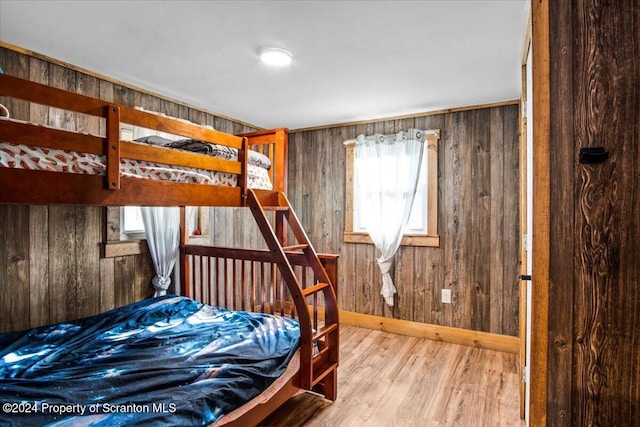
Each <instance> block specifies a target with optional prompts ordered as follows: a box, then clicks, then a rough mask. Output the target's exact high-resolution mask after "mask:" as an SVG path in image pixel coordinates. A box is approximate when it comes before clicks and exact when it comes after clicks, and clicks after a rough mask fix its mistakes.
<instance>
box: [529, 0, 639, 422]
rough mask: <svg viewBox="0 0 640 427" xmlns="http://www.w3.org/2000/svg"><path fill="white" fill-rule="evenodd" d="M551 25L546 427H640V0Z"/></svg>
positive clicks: (580, 9) (592, 5) (590, 0)
mask: <svg viewBox="0 0 640 427" xmlns="http://www.w3.org/2000/svg"><path fill="white" fill-rule="evenodd" d="M539 19H540V21H541V22H543V23H544V22H545V18H544V17H542V18H539ZM547 22H548V25H549V34H550V37H549V39H550V40H549V41H548V43H549V49H550V58H549V64H550V66H551V68H550V82H549V83H550V87H549V96H550V102H549V104H550V113H551V117H550V137H549V144H550V153H551V156H550V165H549V171H550V182H551V183H552V185H551V191H550V206H549V214H550V234H551V237H550V242H548V244H549V250H550V264H549V275H550V277H549V282H550V287H549V307H550V309H549V313H548V314H549V330H548V342H549V348H548V366H549V368H548V369H549V370H548V377H547V378H548V386H547V405H548V406H547V419H548V425H554V426H567V425H574V426H606V425H610V426H614V425H615V426H630V425H638V423H639V422H640V421H639V420H640V374H639V372H640V371H639V366H640V267H639V265H640V262H639V260H640V174H638V170H639V168H640V1H639V0H626V1H594V0H577V1H573V2H549V13H548V21H547ZM545 25H546V24H545ZM538 30H539V29H538V28H536V23H535V21H534V28H533V31H534V33H535V32H536V31H538ZM540 31H544V29H540ZM533 55H534V56H535V55H536V50H535V49H534V51H533ZM535 90H536V88H535V87H534V91H535ZM534 120H535V118H534ZM584 147H604V148H605V149H606V150H607V151H608V152H609V156H610V158H609V160H608V161H606V162H604V163H602V164H598V165H583V164H580V163H579V162H578V153H579V151H580V149H581V148H584ZM535 244H536V242H535V241H534V245H535ZM534 279H535V278H534ZM534 286H535V281H534ZM532 375H536V372H533V373H532Z"/></svg>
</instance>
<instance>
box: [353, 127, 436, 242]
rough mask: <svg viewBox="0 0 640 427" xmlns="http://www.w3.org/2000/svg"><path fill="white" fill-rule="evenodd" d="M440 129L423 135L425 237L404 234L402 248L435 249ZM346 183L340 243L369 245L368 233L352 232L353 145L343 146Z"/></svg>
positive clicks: (423, 235)
mask: <svg viewBox="0 0 640 427" xmlns="http://www.w3.org/2000/svg"><path fill="white" fill-rule="evenodd" d="M439 140H440V129H432V130H429V131H426V136H425V144H427V147H426V148H427V149H426V155H427V160H426V165H427V170H426V172H424V173H426V174H427V176H426V180H427V181H426V190H427V197H426V200H427V209H426V215H427V234H410V233H406V234H404V236H403V237H402V241H401V243H400V245H402V246H425V247H439V246H440V236H439V235H438V142H439ZM345 164H346V175H345V177H346V179H345V196H346V197H345V223H344V233H343V241H344V242H345V243H362V244H373V241H372V240H371V237H369V234H368V233H365V232H359V231H354V219H355V217H354V209H355V186H354V184H355V180H354V172H355V144H353V143H350V144H347V145H346V162H345Z"/></svg>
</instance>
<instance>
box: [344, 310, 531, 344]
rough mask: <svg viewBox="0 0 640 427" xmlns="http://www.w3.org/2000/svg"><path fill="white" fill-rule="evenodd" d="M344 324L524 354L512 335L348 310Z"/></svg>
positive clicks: (517, 339)
mask: <svg viewBox="0 0 640 427" xmlns="http://www.w3.org/2000/svg"><path fill="white" fill-rule="evenodd" d="M340 323H341V324H343V325H350V326H357V327H360V328H365V329H373V330H376V331H384V332H391V333H394V334H398V335H407V336H411V337H415V338H424V339H429V340H434V341H442V342H447V343H450V344H460V345H466V346H469V347H477V348H482V349H486V350H494V351H501V352H503V353H513V354H518V352H519V351H520V339H519V338H518V337H513V336H509V335H501V334H492V333H489V332H481V331H472V330H469V329H461V328H453V327H450V326H440V325H432V324H428V323H420V322H412V321H409V320H401V319H394V318H391V317H381V316H373V315H370V314H362V313H355V312H352V311H346V310H340Z"/></svg>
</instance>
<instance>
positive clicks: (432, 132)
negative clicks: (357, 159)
mask: <svg viewBox="0 0 640 427" xmlns="http://www.w3.org/2000/svg"><path fill="white" fill-rule="evenodd" d="M423 132H424V134H425V135H440V129H430V130H423ZM355 143H356V139H355V138H354V139H347V140H346V141H345V142H343V144H344V145H351V144H355Z"/></svg>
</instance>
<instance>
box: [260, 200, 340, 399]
mask: <svg viewBox="0 0 640 427" xmlns="http://www.w3.org/2000/svg"><path fill="white" fill-rule="evenodd" d="M247 204H248V206H249V208H250V209H251V212H252V213H253V216H254V217H255V219H256V222H257V224H258V227H259V228H260V231H261V232H262V235H263V236H264V239H265V241H266V243H267V246H268V247H269V250H270V251H271V253H272V255H273V256H274V259H275V262H276V264H277V265H278V268H279V270H280V273H281V275H282V277H283V279H284V280H285V282H286V283H287V284H288V285H289V291H290V293H291V297H292V299H293V302H294V305H295V306H296V307H303V304H304V305H306V306H307V307H309V303H308V298H311V299H312V300H313V304H312V310H311V311H312V313H313V319H312V318H311V315H310V313H309V310H306V309H305V310H300V309H298V310H296V311H297V316H298V320H299V321H300V357H301V358H306V360H312V363H301V366H311V370H310V372H305V371H307V369H305V370H304V371H303V370H302V369H301V372H300V385H299V387H300V388H303V389H307V390H312V391H315V392H318V393H320V394H322V395H324V396H325V397H326V398H327V399H330V400H335V398H336V390H337V367H338V349H339V328H338V308H337V298H336V293H335V289H334V286H333V284H332V283H331V280H330V278H329V276H328V275H327V272H326V271H325V269H324V267H323V265H322V262H321V261H320V259H319V258H318V254H317V253H316V251H315V250H314V248H313V246H312V245H311V242H310V241H309V238H308V237H307V234H306V232H305V231H304V229H303V228H302V226H301V224H300V221H299V220H298V218H297V216H296V214H295V213H294V212H293V209H292V208H291V204H290V203H289V201H288V200H287V198H286V196H285V195H284V193H282V192H279V191H266V190H249V191H248V197H247ZM266 211H274V212H275V230H274V228H273V227H272V226H271V223H270V222H269V219H268V218H267V215H266ZM287 225H288V228H289V230H290V231H291V234H292V235H293V236H294V238H295V240H296V242H295V243H293V244H289V243H287ZM293 257H295V258H296V259H298V260H300V259H302V260H303V262H304V263H305V264H306V265H307V266H308V267H310V268H311V270H312V271H313V274H314V284H313V285H311V286H306V285H305V284H302V285H301V284H300V281H299V280H298V278H297V277H296V275H295V272H294V269H293V267H292V265H291V262H290V259H291V258H293ZM292 284H295V286H292ZM318 294H321V295H322V297H323V298H324V302H325V304H324V310H323V311H324V323H323V324H321V323H319V322H318V314H319V311H320V312H322V310H319V309H318ZM292 309H293V308H292ZM305 325H306V326H305Z"/></svg>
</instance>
